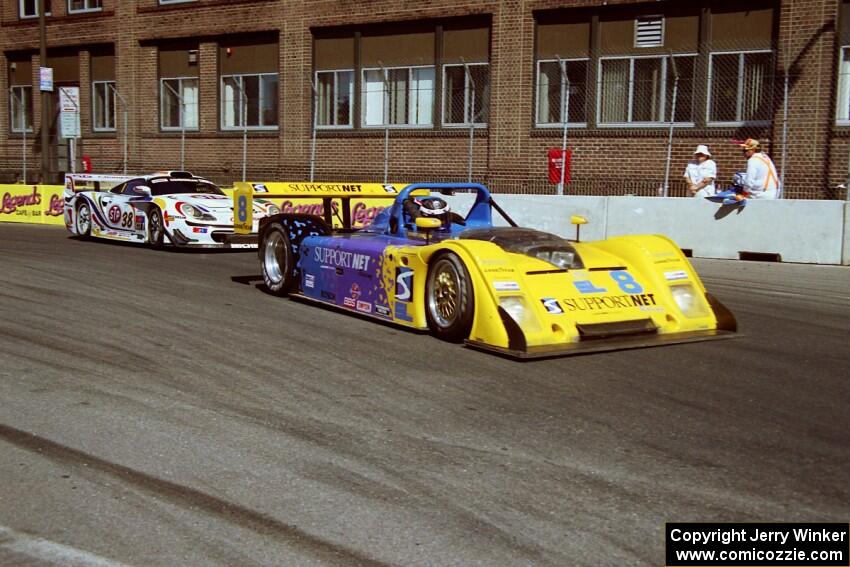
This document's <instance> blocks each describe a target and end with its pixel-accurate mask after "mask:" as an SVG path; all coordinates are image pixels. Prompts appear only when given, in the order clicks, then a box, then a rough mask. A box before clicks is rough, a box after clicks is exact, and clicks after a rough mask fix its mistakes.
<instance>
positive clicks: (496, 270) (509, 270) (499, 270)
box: [484, 268, 516, 274]
mask: <svg viewBox="0 0 850 567" xmlns="http://www.w3.org/2000/svg"><path fill="white" fill-rule="evenodd" d="M515 271H516V270H514V269H513V268H484V272H485V273H488V274H493V273H513V272H515Z"/></svg>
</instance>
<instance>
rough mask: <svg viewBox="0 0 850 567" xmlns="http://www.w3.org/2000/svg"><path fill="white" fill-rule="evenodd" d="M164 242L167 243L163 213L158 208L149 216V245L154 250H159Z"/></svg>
mask: <svg viewBox="0 0 850 567" xmlns="http://www.w3.org/2000/svg"><path fill="white" fill-rule="evenodd" d="M163 242H165V225H164V224H163V222H162V212H161V211H160V210H159V208H158V207H153V208H151V212H150V214H149V215H148V243H149V244H150V246H151V248H153V249H154V250H159V249H160V248H162V244H163Z"/></svg>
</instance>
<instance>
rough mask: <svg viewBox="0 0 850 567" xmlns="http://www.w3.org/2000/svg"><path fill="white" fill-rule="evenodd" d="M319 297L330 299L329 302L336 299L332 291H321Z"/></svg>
mask: <svg viewBox="0 0 850 567" xmlns="http://www.w3.org/2000/svg"><path fill="white" fill-rule="evenodd" d="M321 296H322V298H323V299H330V300H331V301H333V300H335V299H336V294H335V293H334V292H332V291H325V290H322V293H321Z"/></svg>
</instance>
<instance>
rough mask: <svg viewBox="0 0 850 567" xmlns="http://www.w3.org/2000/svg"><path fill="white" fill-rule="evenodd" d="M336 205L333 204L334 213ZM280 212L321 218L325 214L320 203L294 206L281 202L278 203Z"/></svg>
mask: <svg viewBox="0 0 850 567" xmlns="http://www.w3.org/2000/svg"><path fill="white" fill-rule="evenodd" d="M335 205H336V203H334V207H333V208H334V211H336V206H335ZM280 212H282V213H302V214H305V215H316V216H319V217H320V216H322V215H324V214H325V206H324V205H323V204H321V203H312V204H311V203H307V204H300V205H298V204H295V203H293V202H292V201H282V202H281V203H280Z"/></svg>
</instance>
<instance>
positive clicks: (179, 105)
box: [159, 77, 198, 130]
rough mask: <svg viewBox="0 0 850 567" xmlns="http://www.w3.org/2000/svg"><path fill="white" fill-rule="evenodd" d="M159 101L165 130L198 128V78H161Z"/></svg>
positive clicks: (162, 125)
mask: <svg viewBox="0 0 850 567" xmlns="http://www.w3.org/2000/svg"><path fill="white" fill-rule="evenodd" d="M159 92H160V94H159V102H160V108H161V114H160V126H161V128H162V129H163V130H183V129H185V130H197V129H198V79H197V78H196V77H184V78H172V79H161V81H160V91H159Z"/></svg>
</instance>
